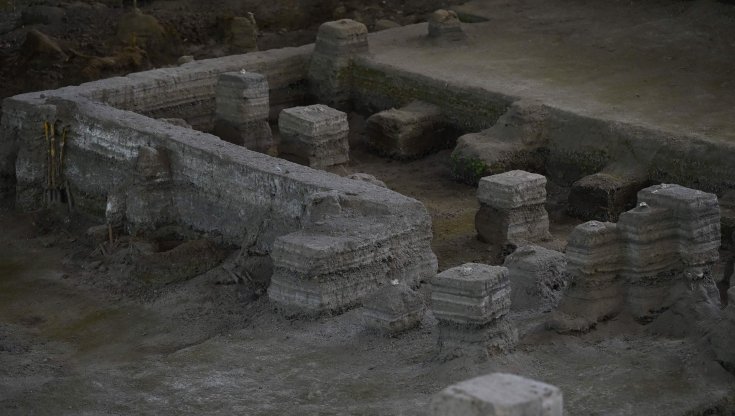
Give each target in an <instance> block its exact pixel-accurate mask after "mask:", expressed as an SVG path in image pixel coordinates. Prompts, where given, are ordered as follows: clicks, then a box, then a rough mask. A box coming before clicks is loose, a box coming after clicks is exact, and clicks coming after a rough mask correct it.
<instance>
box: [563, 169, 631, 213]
mask: <svg viewBox="0 0 735 416" xmlns="http://www.w3.org/2000/svg"><path fill="white" fill-rule="evenodd" d="M643 186H644V183H643V182H641V181H640V180H636V179H633V178H623V177H619V176H614V175H609V174H607V173H595V174H593V175H589V176H585V177H584V178H582V179H580V180H578V181H576V182H574V183H573V184H572V189H571V190H570V191H569V208H568V212H569V214H570V215H572V216H574V217H577V218H581V219H583V220H598V221H617V220H618V217H619V216H620V214H621V213H623V212H625V211H626V210H628V209H630V208H632V207H633V206H634V205H635V196H636V192H638V191H639V190H640V189H641V188H643Z"/></svg>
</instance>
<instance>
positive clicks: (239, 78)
mask: <svg viewBox="0 0 735 416" xmlns="http://www.w3.org/2000/svg"><path fill="white" fill-rule="evenodd" d="M268 94H269V87H268V81H267V80H266V78H265V77H264V76H263V75H261V74H257V73H254V72H246V71H239V72H228V73H224V74H222V75H220V76H219V78H218V79H217V87H216V89H215V101H216V108H215V121H214V134H216V135H217V136H219V137H220V138H221V139H223V140H226V141H228V142H231V143H235V144H239V145H241V146H245V147H246V148H248V149H251V150H256V151H259V152H266V151H268V150H269V149H270V148H271V146H273V135H272V133H271V128H270V125H269V124H268V114H269V112H270V102H269V96H268Z"/></svg>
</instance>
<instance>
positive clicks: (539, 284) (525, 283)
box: [503, 245, 568, 310]
mask: <svg viewBox="0 0 735 416" xmlns="http://www.w3.org/2000/svg"><path fill="white" fill-rule="evenodd" d="M566 265H567V259H566V256H565V255H564V253H560V252H558V251H554V250H549V249H546V248H543V247H539V246H535V245H527V246H523V247H519V248H518V249H517V250H516V251H514V252H513V253H511V254H510V255H509V256H508V257H506V258H505V262H504V263H503V266H504V267H506V268H508V275H509V278H510V287H511V292H510V293H511V309H513V310H528V309H550V308H553V307H555V306H556V305H557V303H558V302H559V299H560V297H561V294H562V293H563V291H564V289H566V287H567V283H568V281H567V278H568V275H567V274H566V273H565V270H566Z"/></svg>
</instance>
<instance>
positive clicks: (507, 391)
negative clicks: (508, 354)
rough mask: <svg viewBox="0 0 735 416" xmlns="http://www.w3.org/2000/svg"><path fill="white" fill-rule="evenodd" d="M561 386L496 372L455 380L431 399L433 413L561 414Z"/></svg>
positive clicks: (445, 415)
mask: <svg viewBox="0 0 735 416" xmlns="http://www.w3.org/2000/svg"><path fill="white" fill-rule="evenodd" d="M563 410H564V401H563V396H562V392H561V390H559V388H557V387H555V386H552V385H549V384H546V383H542V382H540V381H535V380H530V379H527V378H523V377H520V376H517V375H514V374H505V373H493V374H489V375H486V376H482V377H476V378H473V379H470V380H466V381H463V382H461V383H457V384H453V385H451V386H449V387H447V388H446V389H444V390H443V391H441V392H440V393H438V394H437V395H435V396H434V398H433V399H432V400H431V416H562V415H563V414H564V411H563Z"/></svg>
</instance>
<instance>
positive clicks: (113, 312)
mask: <svg viewBox="0 0 735 416" xmlns="http://www.w3.org/2000/svg"><path fill="white" fill-rule="evenodd" d="M24 3H27V2H22V1H18V2H16V4H18V5H19V6H20V7H21V9H22V6H23V4H24ZM34 3H38V4H40V3H52V2H34ZM53 3H61V2H53ZM108 3H110V4H109V5H107V6H105V7H101V6H98V5H97V6H94V7H91V6H90V8H85V7H83V6H79V5H77V6H76V7H77V8H80V7H81V8H80V9H79V10H83V11H79V13H75V14H70V13H68V12H67V13H66V16H67V17H66V20H62V21H60V22H57V23H52V24H36V25H26V26H23V27H20V26H17V21H18V19H21V18H22V16H21V15H22V13H21V12H22V10H21V9H18V10H16V11H15V12H10V13H2V14H0V55H2V56H1V59H3V64H2V66H1V67H0V68H1V69H0V97H4V96H7V95H11V94H15V93H18V92H21V91H30V90H38V89H44V88H56V87H59V86H62V85H67V84H73V83H78V82H81V81H84V80H85V79H83V78H84V76H83V75H80V74H81V73H80V68H83V67H84V66H86V65H87V64H88V63H89V60H90V59H91V58H90V57H105V56H113V55H115V54H117V53H119V52H120V51H123V50H124V48H125V47H126V45H124V44H120V43H116V41H114V38H115V22H117V21H118V19H119V18H120V16H122V14H123V13H125V10H124V9H123V8H119V7H114V4H113V3H118V2H108ZM446 3H453V2H441V1H419V0H415V1H411V0H408V1H387V2H381V1H363V2H357V1H342V2H338V1H325V2H318V1H311V2H309V1H300V2H297V1H287V0H274V1H273V2H268V3H265V2H257V1H240V2H237V1H234V0H232V1H226V0H214V1H209V2H197V1H163V0H159V1H152V2H141V7H142V9H143V11H144V12H145V13H149V14H151V15H153V16H155V17H156V18H157V19H158V20H159V21H160V22H161V23H162V24H163V25H164V26H165V27H167V28H175V29H176V37H175V38H176V39H178V40H177V42H176V48H174V49H172V51H173V52H175V53H168V54H161V55H155V56H154V55H148V54H146V55H145V59H141V60H140V61H139V62H138V61H135V62H133V61H128V62H132V63H131V64H130V65H127V66H125V65H123V67H111V68H108V69H106V70H103V71H100V72H99V73H98V74H95V75H96V76H100V77H101V76H110V75H113V74H121V73H126V72H133V71H138V70H141V69H145V68H149V67H152V66H159V65H168V64H171V63H172V62H174V61H175V59H176V58H177V57H178V56H180V55H186V54H191V55H194V56H195V57H197V58H205V57H213V56H220V55H222V54H226V53H228V46H227V45H225V44H223V43H222V42H221V38H220V37H219V36H221V35H220V34H219V33H218V31H217V22H219V21H220V20H218V19H222V18H226V17H228V16H231V15H243V14H245V13H246V12H247V11H253V12H254V13H255V16H256V19H257V20H258V22H259V26H260V28H261V36H260V37H259V39H258V40H259V46H260V48H261V49H267V48H271V47H278V46H285V45H293V44H300V43H306V42H310V41H312V40H313V37H314V35H315V33H316V32H315V31H316V27H317V24H318V23H320V22H321V21H324V20H329V19H330V18H333V17H342V16H341V15H345V16H348V17H353V18H360V19H362V20H364V21H365V22H366V23H367V24H368V25H369V26H371V27H372V25H374V23H375V21H376V20H377V19H379V18H388V19H391V20H395V21H397V22H399V23H403V24H405V23H413V22H415V21H417V20H421V19H422V17H423V16H424V15H425V14H426V13H427V12H429V11H431V10H433V9H435V8H437V7H438V6H439V5H445V4H446ZM618 3H620V4H623V3H626V4H627V3H628V2H618ZM686 3H687V2H677V4H681V5H682V7H685V5H686ZM695 3H696V2H695ZM2 4H3V3H2V1H0V6H1V5H2ZM64 7H66V9H65V10H69V9H68V7H70V6H68V4H67V6H64ZM31 28H36V29H37V30H40V31H42V32H43V33H45V34H47V35H50V36H53V37H54V38H56V39H58V40H59V44H60V45H61V47H62V49H63V52H64V53H65V54H67V56H68V55H69V54H71V55H74V56H76V58H74V59H70V60H69V61H62V62H59V61H53V62H51V63H50V64H49V60H48V59H46V58H43V59H38V56H36V55H24V52H23V51H24V49H23V48H22V47H21V45H22V44H23V39H25V35H26V33H27V32H28V30H29V29H31ZM71 49H74V50H75V51H77V52H79V54H77V55H75V54H74V53H73V52H70V50H71ZM133 52H135V51H133ZM130 53H132V52H130ZM82 55H83V56H82ZM351 126H352V129H351V131H352V132H354V133H355V134H353V136H352V137H351V149H352V151H351V162H350V164H349V165H348V166H346V167H342V168H339V169H336V170H335V173H338V174H340V175H346V174H349V173H354V172H364V173H370V174H372V175H375V176H376V177H377V178H378V179H380V180H383V181H384V182H385V183H386V184H387V186H388V187H389V188H391V189H393V190H395V191H398V192H400V193H403V194H406V195H409V196H412V197H414V198H417V199H418V200H420V201H422V202H423V203H424V204H425V205H426V207H427V209H428V211H429V213H430V214H431V216H432V220H433V227H434V241H433V248H434V251H435V253H436V254H437V256H438V259H439V268H440V270H444V269H446V268H448V267H451V266H455V265H459V264H462V263H464V262H468V261H479V262H485V263H490V264H498V262H500V260H501V258H500V249H499V248H498V247H493V246H490V245H487V244H484V243H481V242H480V241H478V240H477V239H476V238H475V232H474V214H475V212H476V211H477V208H478V204H477V200H476V198H475V189H474V188H473V187H471V186H468V185H464V184H459V183H456V182H453V181H452V180H451V179H450V175H449V163H448V161H449V157H448V156H449V152H450V151H449V150H443V151H441V152H438V153H436V154H433V155H431V156H428V157H426V158H423V159H420V160H416V161H408V162H398V161H390V160H387V159H384V158H382V157H379V156H376V155H374V154H372V153H371V152H369V151H368V150H367V149H366V148H365V146H364V143H363V140H362V137H361V135H360V131H362V129H363V126H364V119H363V118H362V117H360V116H359V115H351ZM549 192H550V201H551V202H550V204H549V211H550V216H551V219H552V233H553V235H554V237H555V241H552V242H550V243H549V245H550V246H552V247H554V248H558V249H561V248H563V244H564V243H563V241H564V240H565V237H566V235H567V234H568V232H569V230H571V228H572V227H573V226H574V225H576V224H577V223H578V221H576V220H573V219H570V218H567V217H566V216H565V215H563V206H562V205H561V203H560V202H559V201H563V200H564V195H565V190H564V189H563V188H558V187H555V186H554V185H553V184H550V186H549ZM11 205H12V204H11V203H10V202H9V201H8V200H4V201H2V205H1V206H0V230H1V232H0V414H2V415H98V414H158V415H169V414H170V415H174V414H175V415H189V414H191V415H194V414H197V415H199V414H212V415H219V414H222V415H231V414H244V415H312V414H318V415H337V414H340V415H341V414H353V415H425V414H427V404H428V402H429V400H430V398H431V396H432V395H433V394H435V393H436V392H438V391H440V390H441V389H443V388H444V387H446V386H447V385H449V384H451V383H454V382H458V381H461V380H464V379H467V378H470V377H473V376H476V375H481V374H486V373H488V372H492V371H506V372H512V373H516V374H520V375H523V376H526V377H531V378H535V379H539V380H542V381H545V382H548V383H551V384H555V385H557V386H559V387H560V388H561V389H562V390H563V392H564V398H565V399H564V400H565V408H566V413H567V414H569V415H633V414H636V415H684V414H689V415H700V414H701V415H705V414H707V415H717V414H735V376H733V375H732V374H730V373H728V372H726V371H725V370H724V369H723V368H722V367H721V366H720V365H719V364H718V363H717V362H715V360H714V358H713V357H712V354H711V352H710V351H709V350H708V348H707V347H706V345H705V344H704V343H703V342H702V340H701V339H699V338H697V337H693V338H681V337H679V336H675V335H674V334H671V333H666V331H664V333H654V330H653V328H660V325H659V326H655V325H641V324H639V323H636V322H634V321H633V320H632V319H629V318H628V317H625V316H620V317H617V318H615V319H612V320H610V321H608V322H605V323H602V324H600V325H599V326H598V327H597V328H596V330H594V331H592V332H590V333H588V334H579V335H558V334H556V333H553V332H549V331H547V330H545V329H544V325H543V323H544V320H545V316H546V314H544V313H536V314H514V315H513V317H512V318H513V320H514V321H515V322H516V323H517V325H518V326H519V329H520V332H521V343H520V345H519V346H518V347H517V349H516V350H515V351H514V352H513V353H511V354H508V355H504V356H498V357H494V358H492V359H489V360H487V359H480V358H477V357H472V356H468V357H461V358H455V359H451V360H446V359H445V358H444V357H442V356H441V355H440V354H439V353H438V350H437V339H436V337H437V331H436V325H435V324H436V322H435V320H434V318H433V316H432V315H431V313H428V314H427V315H426V316H425V317H424V319H423V321H422V325H421V326H420V327H419V328H418V329H416V330H413V331H410V332H407V333H405V334H402V335H400V336H398V337H395V338H387V337H382V336H377V335H376V334H373V333H370V332H368V331H366V330H365V329H364V326H363V323H362V318H361V315H360V313H361V312H360V309H355V310H352V311H349V312H347V313H345V314H343V315H340V316H333V317H324V318H323V319H320V320H316V321H309V320H298V319H286V318H284V317H282V316H281V315H279V314H278V313H277V312H275V311H274V310H273V308H272V305H271V304H270V303H269V302H268V299H267V296H264V292H263V288H262V287H261V286H259V285H258V284H255V283H253V282H248V281H247V280H245V281H243V280H241V279H238V278H237V277H236V276H233V275H232V274H231V273H230V272H228V267H229V265H230V264H231V263H232V262H233V261H234V260H233V259H234V257H235V256H236V252H233V250H232V249H229V248H222V247H218V246H214V245H212V244H209V243H207V242H205V241H202V240H201V239H200V236H197V235H188V234H186V233H185V232H183V231H182V230H175V229H174V230H163V231H161V233H160V235H159V236H158V237H157V238H156V239H154V240H138V239H130V238H118V239H117V240H116V242H115V244H114V245H113V246H110V245H109V244H105V243H102V244H100V241H102V240H104V238H105V237H104V232H103V235H102V238H101V239H99V237H98V239H97V240H95V239H91V238H89V237H87V236H86V235H85V232H86V230H87V229H88V228H89V227H90V226H94V225H97V224H98V223H99V220H97V219H94V218H86V217H83V216H80V215H72V216H69V215H67V213H65V212H64V211H60V212H51V211H39V212H35V213H28V214H19V213H17V212H14V211H13V209H12V206H11ZM103 231H104V230H103ZM723 254H724V253H723ZM151 276H153V277H151ZM155 276H158V277H155ZM421 291H422V293H423V294H424V295H428V293H429V288H428V285H426V284H424V285H423V286H422V287H421ZM426 299H427V301H428V296H426Z"/></svg>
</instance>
